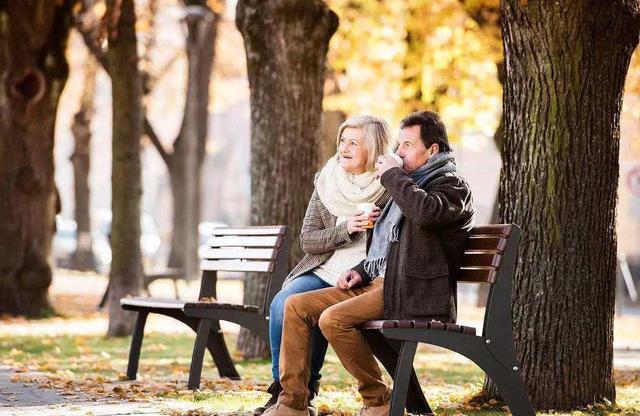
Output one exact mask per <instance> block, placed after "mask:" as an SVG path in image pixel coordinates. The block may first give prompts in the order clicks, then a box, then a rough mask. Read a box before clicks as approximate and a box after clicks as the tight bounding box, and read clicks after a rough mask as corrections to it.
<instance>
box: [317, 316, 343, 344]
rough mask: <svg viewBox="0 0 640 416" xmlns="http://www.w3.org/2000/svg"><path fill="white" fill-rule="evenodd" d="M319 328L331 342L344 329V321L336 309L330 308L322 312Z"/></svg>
mask: <svg viewBox="0 0 640 416" xmlns="http://www.w3.org/2000/svg"><path fill="white" fill-rule="evenodd" d="M318 326H319V327H320V330H321V331H322V334H323V335H324V336H325V338H327V339H328V340H329V341H331V340H332V339H334V338H335V336H336V335H337V334H338V332H339V330H340V329H341V328H342V327H343V322H342V319H340V313H339V312H338V310H337V309H336V308H329V309H327V310H325V311H324V312H322V314H321V315H320V320H319V321H318Z"/></svg>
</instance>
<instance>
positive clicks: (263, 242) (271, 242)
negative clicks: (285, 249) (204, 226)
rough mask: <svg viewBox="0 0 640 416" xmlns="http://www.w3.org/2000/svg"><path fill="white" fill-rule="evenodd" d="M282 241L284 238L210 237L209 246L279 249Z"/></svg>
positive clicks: (277, 236) (278, 236) (274, 236)
mask: <svg viewBox="0 0 640 416" xmlns="http://www.w3.org/2000/svg"><path fill="white" fill-rule="evenodd" d="M281 241H282V236H280V235H273V236H258V237H254V236H250V237H245V236H236V235H233V236H223V237H210V238H209V240H208V241H207V245H208V246H209V247H211V248H216V247H278V246H280V242H281Z"/></svg>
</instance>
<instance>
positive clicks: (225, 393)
mask: <svg viewBox="0 0 640 416" xmlns="http://www.w3.org/2000/svg"><path fill="white" fill-rule="evenodd" d="M129 342H130V338H129V337H123V338H105V337H101V336H69V335H67V336H57V337H48V336H38V337H31V336H18V337H11V336H6V335H5V336H3V337H0V357H2V359H1V363H2V364H4V365H8V366H11V367H14V368H17V369H19V371H21V372H22V373H18V374H17V376H16V378H17V379H19V380H22V381H26V382H29V383H34V384H38V385H41V386H44V387H49V388H55V389H58V390H60V391H62V392H63V394H64V392H65V391H66V392H67V393H66V395H68V396H69V395H78V394H80V392H81V393H82V394H85V395H88V396H89V397H94V398H95V397H98V398H101V397H109V398H119V399H132V400H149V399H151V400H157V401H161V402H162V401H164V402H167V403H168V402H174V403H175V402H178V403H180V404H182V405H183V406H184V405H186V406H187V407H193V408H195V409H198V412H246V411H251V410H252V409H253V408H255V407H257V406H258V405H260V404H262V403H263V402H264V401H265V400H266V398H267V395H266V394H265V393H263V392H264V390H265V389H266V387H267V383H268V382H269V381H270V361H269V360H242V359H240V357H236V358H237V359H238V360H237V364H238V365H237V367H238V371H239V372H240V373H241V374H242V376H243V380H242V381H229V380H224V379H220V378H218V375H217V372H216V370H215V367H214V366H213V364H212V360H211V358H210V357H209V356H207V357H206V358H205V367H204V370H203V383H202V390H201V391H197V392H190V391H188V390H186V386H185V385H184V383H185V381H186V379H187V377H188V369H189V362H190V359H191V348H192V345H193V336H192V335H189V334H175V335H168V334H159V333H149V334H147V336H146V337H145V341H144V344H143V349H142V359H141V362H140V370H139V380H138V381H136V382H129V381H124V374H123V372H124V371H125V369H126V365H127V356H128V350H129ZM228 342H229V348H230V350H231V351H232V354H233V350H234V346H235V337H233V336H230V337H228ZM420 348H421V353H420V354H419V355H418V357H417V359H416V368H417V370H418V375H419V378H420V380H421V384H422V385H423V386H424V388H425V393H426V395H427V397H428V398H429V400H430V403H431V404H432V406H433V407H434V409H435V410H436V412H437V413H438V414H447V415H459V414H468V415H501V414H505V413H508V412H506V411H505V410H504V409H503V408H502V407H500V405H496V406H493V408H482V407H478V406H474V405H473V404H472V403H473V402H469V399H470V398H472V397H473V395H475V394H477V393H478V392H479V391H480V388H481V386H482V381H483V377H484V376H483V373H482V371H481V370H480V369H479V368H477V367H475V366H474V365H473V364H471V363H469V362H466V361H465V360H463V359H461V358H459V356H457V355H455V354H452V353H448V352H444V350H440V349H436V348H433V347H426V346H421V347H420ZM34 371H36V372H41V373H42V374H36V375H33V373H32V372H34ZM323 374H324V377H323V380H322V390H321V394H320V396H319V397H318V399H317V402H316V405H317V406H318V407H319V408H320V409H321V410H324V411H333V412H334V413H337V414H350V413H353V412H355V411H357V409H358V408H359V407H360V406H361V400H360V398H359V396H358V394H357V390H356V388H355V384H354V381H353V379H352V378H351V376H350V375H349V374H348V373H347V372H346V371H345V370H344V369H343V368H342V366H341V364H340V362H339V361H338V359H337V357H336V355H335V354H334V353H333V351H332V350H329V354H328V356H327V359H326V364H325V367H324V369H323ZM616 378H617V382H618V383H617V384H618V389H617V392H618V406H608V407H607V406H602V407H597V408H592V409H585V410H584V411H575V412H573V413H558V414H567V415H569V414H570V415H587V414H589V415H613V414H617V415H638V414H640V378H639V377H638V372H637V371H629V372H618V373H617V374H616ZM484 406H487V405H484Z"/></svg>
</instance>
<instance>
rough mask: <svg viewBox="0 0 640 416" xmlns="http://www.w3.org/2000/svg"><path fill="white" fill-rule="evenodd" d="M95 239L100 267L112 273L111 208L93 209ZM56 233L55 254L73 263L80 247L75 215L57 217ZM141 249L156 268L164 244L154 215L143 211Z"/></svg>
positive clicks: (56, 258)
mask: <svg viewBox="0 0 640 416" xmlns="http://www.w3.org/2000/svg"><path fill="white" fill-rule="evenodd" d="M91 224H92V226H91V240H92V241H91V243H92V250H93V254H94V256H95V259H96V267H97V269H98V271H99V272H100V273H108V272H109V267H110V265H111V244H110V242H109V236H110V235H111V211H110V210H108V209H98V210H95V211H92V213H91ZM56 227H57V230H56V234H55V235H54V237H53V246H52V255H53V260H54V264H55V265H56V266H58V267H71V266H72V264H71V256H72V255H73V253H74V251H75V250H76V233H77V226H76V222H75V221H74V220H71V219H65V218H62V217H60V216H57V217H56ZM141 231H142V235H141V236H140V249H141V251H142V259H143V262H144V265H145V268H153V267H154V266H155V263H156V261H157V253H158V249H159V248H160V242H161V241H160V235H159V234H158V230H157V228H156V224H155V221H154V220H153V217H151V215H149V214H148V213H143V214H142V217H141Z"/></svg>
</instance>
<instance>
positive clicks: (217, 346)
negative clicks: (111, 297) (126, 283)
mask: <svg viewBox="0 0 640 416" xmlns="http://www.w3.org/2000/svg"><path fill="white" fill-rule="evenodd" d="M286 231H287V227H286V226H271V227H243V228H218V229H216V230H215V231H214V233H213V234H214V236H213V237H212V238H211V239H210V240H209V241H210V242H213V243H212V244H216V243H215V241H223V240H224V239H226V241H231V242H233V241H238V242H239V243H240V244H237V245H234V246H233V247H230V246H228V244H218V245H217V246H212V247H211V248H212V251H216V250H217V251H218V252H220V250H219V249H220V248H224V249H228V250H230V251H234V249H236V250H237V252H238V253H240V254H239V255H238V256H236V257H233V256H226V255H223V256H222V257H221V258H222V259H224V260H216V259H215V258H214V259H213V260H210V259H209V260H207V259H205V260H203V261H202V263H201V269H202V278H201V281H200V292H199V295H198V299H199V300H198V301H193V302H190V301H181V300H176V299H161V298H147V297H135V298H123V299H121V300H120V304H121V306H122V308H123V309H125V310H131V311H135V312H137V313H138V316H137V319H136V326H135V330H134V333H133V337H132V339H131V349H130V351H129V362H128V366H127V378H128V379H129V380H135V379H136V376H137V372H138V363H139V360H140V350H141V347H142V340H143V338H144V327H145V324H146V320H147V316H148V315H149V314H150V313H157V314H161V315H165V316H169V317H171V318H174V319H176V320H178V321H180V322H183V323H184V324H186V325H187V326H189V327H190V328H191V329H192V330H193V331H194V332H196V333H197V335H196V340H195V343H194V348H193V355H192V359H191V366H190V370H189V383H188V387H189V389H197V388H198V387H199V385H200V376H201V373H202V363H203V359H204V350H205V348H206V349H208V350H209V353H210V354H211V357H212V358H213V361H214V363H215V365H216V367H217V368H218V373H219V374H220V377H228V378H230V379H234V380H237V379H240V375H239V374H238V371H237V370H236V368H235V365H234V363H233V360H232V359H231V356H230V354H229V351H228V349H227V346H226V343H225V340H224V335H223V333H222V331H221V329H220V321H221V320H224V321H229V322H234V323H237V324H239V325H241V326H244V327H245V328H247V329H249V330H250V331H252V332H253V333H255V334H256V335H258V336H260V337H261V338H262V339H264V340H265V342H266V343H267V345H268V343H269V323H268V316H269V305H270V304H271V300H272V299H273V297H274V296H275V294H276V293H277V292H278V291H279V290H280V288H281V286H282V283H283V281H284V279H285V277H286V271H287V262H288V259H289V250H290V247H291V239H290V237H289V236H288V235H287V232H286ZM264 236H268V237H271V239H274V240H275V242H274V244H267V245H263V246H262V247H261V249H262V250H264V249H265V248H266V250H273V255H272V256H270V257H269V258H266V257H261V260H259V261H255V262H251V261H247V259H246V257H243V256H242V254H241V253H243V252H246V251H244V250H245V247H247V248H248V247H251V248H255V247H256V246H255V244H253V243H252V241H255V240H256V238H254V237H258V238H259V237H264ZM230 239H231V240H230ZM233 239H235V240H233ZM242 241H247V242H248V245H247V246H243V244H242ZM233 244H235V243H233ZM212 256H213V255H212ZM219 257H220V256H219ZM265 266H268V267H265ZM218 271H248V272H264V273H265V274H268V277H267V278H268V281H267V290H266V291H265V298H264V302H263V305H262V307H260V308H258V307H256V306H252V305H241V304H229V303H218V302H209V301H200V299H204V298H214V299H215V298H216V297H217V290H216V283H217V277H218V276H217V272H218Z"/></svg>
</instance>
